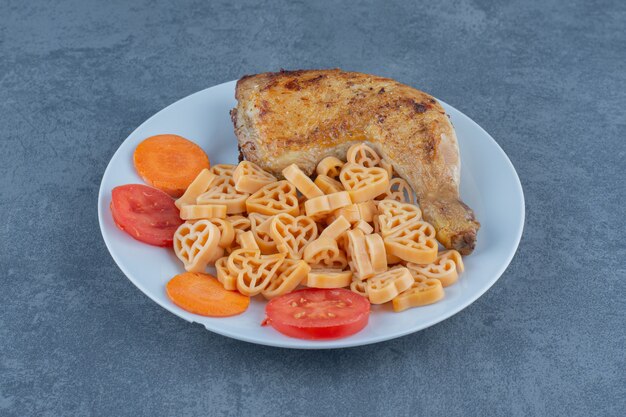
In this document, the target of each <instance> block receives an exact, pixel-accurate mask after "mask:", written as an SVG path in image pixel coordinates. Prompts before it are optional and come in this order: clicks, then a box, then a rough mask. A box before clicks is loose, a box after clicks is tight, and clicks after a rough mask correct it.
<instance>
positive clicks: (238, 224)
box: [226, 216, 250, 235]
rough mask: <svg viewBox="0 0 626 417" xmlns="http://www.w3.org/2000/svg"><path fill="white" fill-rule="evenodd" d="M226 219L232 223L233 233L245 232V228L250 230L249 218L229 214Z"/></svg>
mask: <svg viewBox="0 0 626 417" xmlns="http://www.w3.org/2000/svg"><path fill="white" fill-rule="evenodd" d="M226 220H227V221H228V222H229V223H230V224H232V225H233V229H235V235H238V234H240V233H243V232H245V231H246V230H250V219H248V218H247V217H244V216H229V217H226Z"/></svg>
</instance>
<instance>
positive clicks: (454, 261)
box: [406, 249, 464, 287]
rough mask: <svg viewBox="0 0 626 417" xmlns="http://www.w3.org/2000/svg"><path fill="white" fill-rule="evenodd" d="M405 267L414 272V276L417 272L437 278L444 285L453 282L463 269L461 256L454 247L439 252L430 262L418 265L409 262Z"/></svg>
mask: <svg viewBox="0 0 626 417" xmlns="http://www.w3.org/2000/svg"><path fill="white" fill-rule="evenodd" d="M406 267H407V268H409V270H411V272H414V274H413V275H414V276H415V275H416V274H419V275H423V276H425V277H426V278H432V279H437V280H439V281H440V282H441V285H443V286H444V287H447V286H450V285H452V284H454V283H455V282H456V281H457V280H458V278H459V273H461V272H463V269H464V266H463V258H461V254H460V253H459V252H457V251H455V250H454V249H452V250H446V251H442V252H439V253H438V254H437V259H435V261H434V262H433V263H431V264H428V265H418V264H415V263H412V262H409V263H407V264H406Z"/></svg>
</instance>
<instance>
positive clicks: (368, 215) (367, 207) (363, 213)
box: [327, 200, 378, 224]
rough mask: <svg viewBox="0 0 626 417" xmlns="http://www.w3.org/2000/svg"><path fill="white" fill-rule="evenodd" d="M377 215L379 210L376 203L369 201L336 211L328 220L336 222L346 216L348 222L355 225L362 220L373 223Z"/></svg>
mask: <svg viewBox="0 0 626 417" xmlns="http://www.w3.org/2000/svg"><path fill="white" fill-rule="evenodd" d="M377 214H378V209H377V208H376V203H374V202H373V201H371V200H369V201H364V202H362V203H356V204H349V205H347V206H346V207H342V208H340V209H338V210H335V211H334V212H333V213H332V214H331V215H330V216H328V218H327V219H328V221H329V222H330V221H334V220H335V219H336V218H337V217H339V216H344V217H345V218H346V220H348V221H349V222H350V223H352V224H354V223H358V222H359V221H361V220H363V221H365V222H371V221H373V220H374V216H375V215H377Z"/></svg>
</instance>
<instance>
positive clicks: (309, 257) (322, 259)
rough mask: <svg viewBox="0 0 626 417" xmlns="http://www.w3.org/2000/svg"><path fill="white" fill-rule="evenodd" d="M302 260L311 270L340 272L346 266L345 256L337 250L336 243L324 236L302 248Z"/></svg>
mask: <svg viewBox="0 0 626 417" xmlns="http://www.w3.org/2000/svg"><path fill="white" fill-rule="evenodd" d="M303 259H304V260H305V261H306V262H307V263H308V264H309V265H311V266H312V267H313V269H319V268H331V269H339V270H342V269H344V268H345V267H346V266H348V260H347V259H346V254H345V253H344V252H343V251H342V250H341V249H339V247H338V246H337V241H336V240H335V239H331V238H329V237H325V236H321V237H319V238H317V239H315V240H314V241H313V242H311V243H309V244H308V245H307V246H306V247H305V248H304V254H303ZM351 275H352V274H351Z"/></svg>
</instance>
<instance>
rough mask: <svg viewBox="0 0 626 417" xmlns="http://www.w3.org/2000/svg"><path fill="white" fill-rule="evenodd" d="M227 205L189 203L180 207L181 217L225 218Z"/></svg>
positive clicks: (189, 218) (192, 218)
mask: <svg viewBox="0 0 626 417" xmlns="http://www.w3.org/2000/svg"><path fill="white" fill-rule="evenodd" d="M226 210H227V208H226V206H225V205H214V204H187V205H185V206H183V207H181V209H180V218H181V219H183V220H197V219H213V218H216V219H225V218H226Z"/></svg>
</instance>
